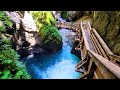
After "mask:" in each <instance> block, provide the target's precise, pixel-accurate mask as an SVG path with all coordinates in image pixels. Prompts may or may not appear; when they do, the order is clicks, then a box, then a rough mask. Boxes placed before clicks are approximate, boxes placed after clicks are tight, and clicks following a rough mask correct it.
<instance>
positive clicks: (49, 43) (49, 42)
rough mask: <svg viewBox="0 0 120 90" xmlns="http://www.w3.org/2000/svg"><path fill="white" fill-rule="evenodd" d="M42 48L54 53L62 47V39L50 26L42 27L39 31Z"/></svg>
mask: <svg viewBox="0 0 120 90" xmlns="http://www.w3.org/2000/svg"><path fill="white" fill-rule="evenodd" d="M39 34H40V36H41V41H42V43H43V46H44V47H45V48H46V49H47V50H50V51H53V52H56V51H58V50H59V49H61V47H62V37H61V36H60V34H59V32H58V29H57V28H56V27H53V26H51V25H47V26H43V27H42V28H41V29H40V30H39Z"/></svg>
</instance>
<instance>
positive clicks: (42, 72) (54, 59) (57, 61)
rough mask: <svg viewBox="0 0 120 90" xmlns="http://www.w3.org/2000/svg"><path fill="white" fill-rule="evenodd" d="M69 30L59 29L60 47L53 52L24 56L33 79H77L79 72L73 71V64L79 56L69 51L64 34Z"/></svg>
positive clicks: (77, 60)
mask: <svg viewBox="0 0 120 90" xmlns="http://www.w3.org/2000/svg"><path fill="white" fill-rule="evenodd" d="M69 33H70V30H67V29H61V30H60V34H61V35H62V39H63V47H62V49H61V50H60V51H59V52H57V53H55V54H48V55H34V56H33V55H31V56H29V57H28V58H26V59H27V60H26V67H27V71H28V73H29V74H30V75H31V76H32V78H34V79H77V78H79V77H80V73H78V72H76V71H75V65H76V64H77V63H78V62H79V60H80V59H79V58H78V57H77V56H75V55H73V54H71V53H70V51H71V47H70V45H69V43H68V42H67V41H68V38H67V37H66V35H68V34H69Z"/></svg>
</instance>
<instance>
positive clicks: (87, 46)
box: [81, 22, 90, 50]
mask: <svg viewBox="0 0 120 90" xmlns="http://www.w3.org/2000/svg"><path fill="white" fill-rule="evenodd" d="M81 30H82V35H83V38H84V42H85V46H86V49H87V50H90V47H89V44H88V41H87V38H86V36H85V32H84V29H83V27H82V22H81Z"/></svg>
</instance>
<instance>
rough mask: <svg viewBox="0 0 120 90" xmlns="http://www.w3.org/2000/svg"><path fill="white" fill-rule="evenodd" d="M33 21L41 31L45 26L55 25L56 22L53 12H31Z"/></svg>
mask: <svg viewBox="0 0 120 90" xmlns="http://www.w3.org/2000/svg"><path fill="white" fill-rule="evenodd" d="M31 13H32V16H33V19H34V20H35V23H36V24H37V27H38V28H39V29H40V28H41V27H42V26H44V25H53V26H54V25H55V23H56V21H55V19H54V17H53V16H52V13H51V11H31Z"/></svg>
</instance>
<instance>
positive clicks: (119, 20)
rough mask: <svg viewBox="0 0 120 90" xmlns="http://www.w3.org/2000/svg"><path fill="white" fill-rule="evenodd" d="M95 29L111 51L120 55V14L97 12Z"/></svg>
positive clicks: (94, 14) (117, 12)
mask: <svg viewBox="0 0 120 90" xmlns="http://www.w3.org/2000/svg"><path fill="white" fill-rule="evenodd" d="M92 16H93V27H94V28H95V29H96V30H97V31H98V33H99V34H100V36H101V37H102V38H103V40H104V41H105V43H106V44H107V45H108V47H109V48H110V49H111V51H112V52H113V53H114V54H116V55H120V12H119V11H95V12H94V13H92Z"/></svg>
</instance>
